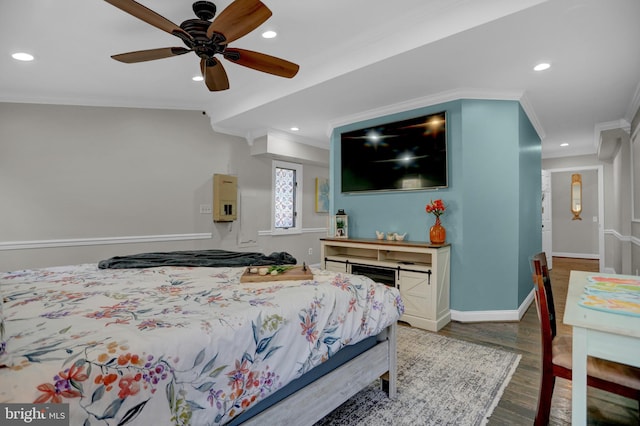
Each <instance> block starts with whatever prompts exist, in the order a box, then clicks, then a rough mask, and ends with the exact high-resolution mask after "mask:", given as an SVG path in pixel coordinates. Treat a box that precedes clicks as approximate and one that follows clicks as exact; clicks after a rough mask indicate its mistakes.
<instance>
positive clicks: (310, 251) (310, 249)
mask: <svg viewBox="0 0 640 426" xmlns="http://www.w3.org/2000/svg"><path fill="white" fill-rule="evenodd" d="M312 254H313V249H312V248H311V247H309V256H311V255H312Z"/></svg>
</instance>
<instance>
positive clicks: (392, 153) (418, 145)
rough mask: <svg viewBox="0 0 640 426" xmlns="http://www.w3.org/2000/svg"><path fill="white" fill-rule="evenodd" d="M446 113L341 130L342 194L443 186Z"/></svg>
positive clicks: (444, 183) (444, 177)
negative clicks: (345, 130)
mask: <svg viewBox="0 0 640 426" xmlns="http://www.w3.org/2000/svg"><path fill="white" fill-rule="evenodd" d="M446 124H447V120H446V113H445V112H440V113H437V114H430V115H424V116H421V117H417V118H411V119H408V120H402V121H396V122H393V123H387V124H381V125H378V126H373V127H368V128H365V129H360V130H353V131H350V132H346V133H342V135H341V137H340V152H341V173H342V175H341V176H342V192H343V193H350V192H365V191H403V190H420V189H436V188H445V187H447V185H448V183H447V174H448V167H447V126H446Z"/></svg>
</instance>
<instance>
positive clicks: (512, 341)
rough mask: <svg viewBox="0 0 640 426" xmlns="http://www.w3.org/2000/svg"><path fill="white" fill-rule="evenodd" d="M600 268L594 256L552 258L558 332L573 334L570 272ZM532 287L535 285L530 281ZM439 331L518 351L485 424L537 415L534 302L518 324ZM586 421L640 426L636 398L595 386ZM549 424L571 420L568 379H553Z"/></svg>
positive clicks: (463, 325)
mask: <svg viewBox="0 0 640 426" xmlns="http://www.w3.org/2000/svg"><path fill="white" fill-rule="evenodd" d="M572 269H575V270H583V271H595V272H597V271H598V261H597V260H585V259H570V258H562V257H554V258H553V268H552V270H551V283H552V286H553V295H554V298H555V307H556V314H557V318H558V333H571V327H570V326H566V325H564V324H562V317H563V315H564V304H565V300H566V295H567V287H568V282H569V271H570V270H572ZM531 285H532V288H533V283H532V284H531ZM439 334H443V335H446V336H450V337H453V338H457V339H461V340H467V341H470V342H474V343H479V344H483V345H489V346H493V347H499V348H503V349H505V350H509V351H513V352H517V353H520V354H522V359H521V360H520V364H519V365H518V368H517V370H516V372H515V374H514V375H513V377H512V379H511V382H510V383H509V385H508V386H507V388H506V389H505V391H504V394H503V396H502V399H501V400H500V402H499V404H498V406H497V407H496V409H495V410H494V411H493V415H492V416H491V418H490V419H489V426H496V425H509V426H513V425H531V424H533V420H534V418H535V412H536V405H537V401H538V391H539V390H538V389H539V385H540V324H539V322H538V314H537V312H536V307H535V303H532V304H531V306H530V307H529V309H528V310H527V312H526V314H525V315H524V316H523V318H522V320H521V321H519V322H491V323H487V322H482V323H459V322H455V321H454V322H451V323H450V324H448V325H447V326H445V327H444V328H443V329H442V330H440V332H439ZM587 398H588V401H587V404H588V424H589V425H639V424H640V420H639V414H638V402H637V401H634V400H631V399H627V398H623V397H620V396H617V395H613V394H610V393H607V392H603V391H600V390H598V389H593V388H589V389H588V391H587ZM550 424H551V425H570V424H571V382H570V381H567V380H563V379H556V384H555V389H554V393H553V400H552V408H551V420H550Z"/></svg>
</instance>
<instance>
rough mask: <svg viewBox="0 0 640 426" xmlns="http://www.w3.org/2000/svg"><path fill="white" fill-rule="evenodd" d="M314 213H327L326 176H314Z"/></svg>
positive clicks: (327, 193)
mask: <svg viewBox="0 0 640 426" xmlns="http://www.w3.org/2000/svg"><path fill="white" fill-rule="evenodd" d="M316 213H329V179H328V178H320V177H317V178H316Z"/></svg>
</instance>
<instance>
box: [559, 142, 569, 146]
mask: <svg viewBox="0 0 640 426" xmlns="http://www.w3.org/2000/svg"><path fill="white" fill-rule="evenodd" d="M560 146H569V144H568V143H567V142H563V143H561V144H560Z"/></svg>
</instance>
